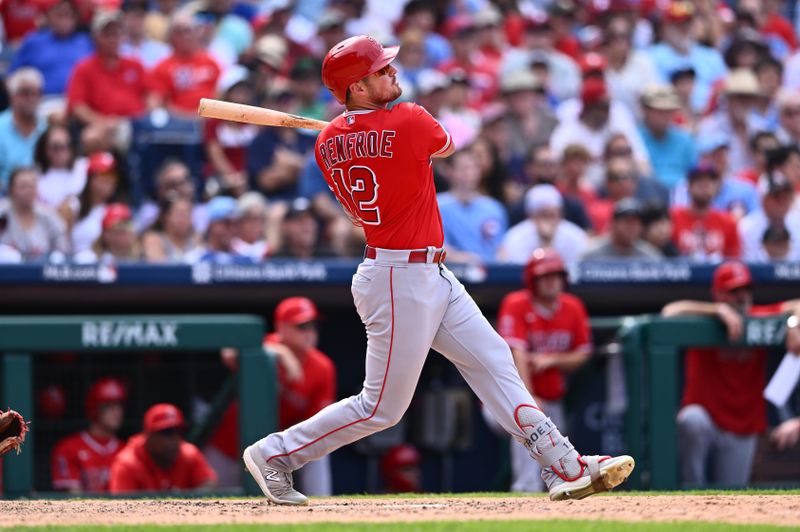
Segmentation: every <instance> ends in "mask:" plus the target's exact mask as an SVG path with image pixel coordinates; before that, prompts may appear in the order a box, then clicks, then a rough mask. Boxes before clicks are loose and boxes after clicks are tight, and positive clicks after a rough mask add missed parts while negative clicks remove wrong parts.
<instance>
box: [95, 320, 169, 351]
mask: <svg viewBox="0 0 800 532" xmlns="http://www.w3.org/2000/svg"><path fill="white" fill-rule="evenodd" d="M178 329H179V325H178V323H177V322H174V321H147V320H145V321H113V320H103V321H84V322H83V324H82V325H81V344H82V345H83V347H178Z"/></svg>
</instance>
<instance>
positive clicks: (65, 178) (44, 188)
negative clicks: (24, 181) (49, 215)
mask: <svg viewBox="0 0 800 532" xmlns="http://www.w3.org/2000/svg"><path fill="white" fill-rule="evenodd" d="M87 164H88V162H87V159H86V158H85V157H82V158H80V159H78V160H76V161H75V164H73V165H72V168H71V169H66V168H51V169H49V170H48V171H47V172H45V173H44V174H42V175H41V177H39V182H38V185H37V194H38V197H39V201H41V202H42V203H44V204H45V205H49V206H50V207H52V208H54V209H56V208H58V207H59V206H60V205H61V203H63V201H64V199H65V198H67V197H69V196H73V197H75V198H77V197H78V196H79V195H80V193H81V190H83V187H84V186H85V185H86V167H87Z"/></svg>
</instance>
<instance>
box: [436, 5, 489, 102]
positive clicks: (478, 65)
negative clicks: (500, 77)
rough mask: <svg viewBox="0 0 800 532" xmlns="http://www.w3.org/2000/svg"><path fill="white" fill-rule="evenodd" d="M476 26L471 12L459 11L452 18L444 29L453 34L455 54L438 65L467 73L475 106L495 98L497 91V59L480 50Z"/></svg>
mask: <svg viewBox="0 0 800 532" xmlns="http://www.w3.org/2000/svg"><path fill="white" fill-rule="evenodd" d="M476 30H477V28H476V27H475V21H474V20H473V18H472V17H471V16H468V15H463V14H460V15H456V16H454V17H452V18H451V19H449V20H448V21H447V23H446V24H445V28H444V32H445V34H446V35H447V36H448V37H449V38H450V44H451V46H452V47H453V57H452V59H449V60H447V61H445V62H444V63H442V64H441V65H440V66H439V70H441V71H442V72H444V73H445V74H451V73H454V72H465V73H466V77H467V79H468V80H469V86H470V87H471V89H472V91H471V93H470V98H469V105H470V107H472V108H479V107H481V106H482V105H484V104H486V103H488V102H490V101H492V100H493V99H494V97H495V95H496V94H497V63H496V61H493V60H491V59H490V58H489V57H487V56H484V55H483V54H481V52H480V50H479V49H478V44H479V43H478V39H477V33H476Z"/></svg>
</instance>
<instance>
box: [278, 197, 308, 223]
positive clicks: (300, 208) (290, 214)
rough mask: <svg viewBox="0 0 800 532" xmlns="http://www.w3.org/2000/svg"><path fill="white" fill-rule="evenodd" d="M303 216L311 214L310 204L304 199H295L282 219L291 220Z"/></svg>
mask: <svg viewBox="0 0 800 532" xmlns="http://www.w3.org/2000/svg"><path fill="white" fill-rule="evenodd" d="M304 214H312V212H311V202H310V201H308V199H306V198H295V200H294V201H292V202H291V203H290V204H289V210H287V211H286V215H285V216H284V217H283V219H284V220H293V219H295V218H299V217H300V216H303V215H304Z"/></svg>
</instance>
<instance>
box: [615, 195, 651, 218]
mask: <svg viewBox="0 0 800 532" xmlns="http://www.w3.org/2000/svg"><path fill="white" fill-rule="evenodd" d="M643 214H644V209H643V208H642V204H641V202H640V201H639V200H637V199H636V198H623V199H621V200H619V201H618V202H616V203H615V204H614V219H615V220H616V219H617V218H622V217H625V216H636V217H637V218H639V219H640V220H641V219H642V216H643Z"/></svg>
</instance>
